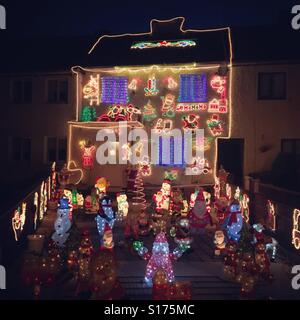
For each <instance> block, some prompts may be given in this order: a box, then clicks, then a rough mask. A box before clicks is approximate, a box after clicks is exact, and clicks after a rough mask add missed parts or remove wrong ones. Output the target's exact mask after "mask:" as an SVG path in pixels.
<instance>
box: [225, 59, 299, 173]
mask: <svg viewBox="0 0 300 320" xmlns="http://www.w3.org/2000/svg"><path fill="white" fill-rule="evenodd" d="M259 72H286V73H287V99H286V100H258V99H257V86H258V73H259ZM299 73H300V65H299V64H298V65H297V64H293V65H292V64H290V65H283V64H281V65H274V64H270V65H266V64H265V65H263V64H262V65H239V66H234V67H233V77H232V85H233V97H232V98H233V99H232V135H231V137H232V138H244V139H245V149H244V174H245V175H247V174H249V173H253V172H261V171H265V170H270V169H271V166H272V162H273V161H274V159H275V158H276V156H277V155H278V153H279V152H280V148H281V139H283V138H298V139H299V138H300V126H299V119H300V90H299V88H298V81H299V79H298V78H299ZM262 146H269V147H270V149H269V150H268V151H266V152H261V151H260V148H261V147H262Z"/></svg>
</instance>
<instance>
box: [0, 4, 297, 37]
mask: <svg viewBox="0 0 300 320" xmlns="http://www.w3.org/2000/svg"><path fill="white" fill-rule="evenodd" d="M297 2H298V3H299V4H300V1H297V0H294V1H290V0H281V1H275V0H273V1H270V0H259V1H257V0H246V1H245V0H240V1H236V0H223V1H221V0H205V1H204V0H194V1H190V0H181V1H178V0H173V1H169V0H160V1H157V0H139V1H136V0H130V1H128V0H126V1H125V0H124V1H119V0H84V1H81V0H77V1H72V0H51V1H50V0H39V1H33V0H18V1H17V0H9V1H7V2H6V1H3V0H0V4H2V5H5V7H6V11H7V31H6V32H7V33H13V34H16V35H18V34H19V35H24V34H29V35H87V34H98V33H101V32H103V31H107V32H109V33H122V32H143V31H148V28H149V21H150V20H151V19H152V18H157V19H168V18H172V17H175V16H185V17H186V25H185V26H186V28H202V27H204V28H205V27H219V26H227V25H229V26H251V25H252V26H253V25H266V24H268V25H269V24H278V23H280V24H282V25H288V24H290V19H291V14H290V12H291V8H292V6H293V4H297ZM1 32H2V31H1Z"/></svg>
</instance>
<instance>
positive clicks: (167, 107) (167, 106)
mask: <svg viewBox="0 0 300 320" xmlns="http://www.w3.org/2000/svg"><path fill="white" fill-rule="evenodd" d="M162 100H163V105H162V107H161V112H162V115H163V117H169V118H172V117H174V116H175V112H174V106H175V96H174V95H173V94H170V93H168V94H167V95H166V96H165V97H163V98H162Z"/></svg>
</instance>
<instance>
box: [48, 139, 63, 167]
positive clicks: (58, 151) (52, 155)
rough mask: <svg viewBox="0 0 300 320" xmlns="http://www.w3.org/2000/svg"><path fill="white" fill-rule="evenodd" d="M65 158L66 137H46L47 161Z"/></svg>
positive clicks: (61, 160) (59, 160)
mask: <svg viewBox="0 0 300 320" xmlns="http://www.w3.org/2000/svg"><path fill="white" fill-rule="evenodd" d="M66 159H67V139H66V138H56V137H47V154H46V161H47V162H54V161H56V162H65V161H66Z"/></svg>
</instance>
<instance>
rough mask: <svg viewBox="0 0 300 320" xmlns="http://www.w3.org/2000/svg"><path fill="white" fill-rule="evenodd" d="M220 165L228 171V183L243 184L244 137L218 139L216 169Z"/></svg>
mask: <svg viewBox="0 0 300 320" xmlns="http://www.w3.org/2000/svg"><path fill="white" fill-rule="evenodd" d="M221 166H223V168H224V169H225V170H226V171H228V172H229V173H230V175H229V182H230V183H232V184H234V185H239V186H242V185H243V176H244V170H243V167H244V139H218V159H217V169H218V170H219V169H220V167H221Z"/></svg>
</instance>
